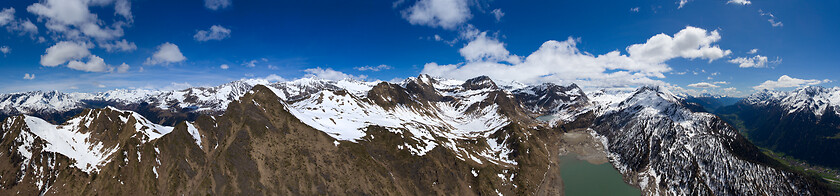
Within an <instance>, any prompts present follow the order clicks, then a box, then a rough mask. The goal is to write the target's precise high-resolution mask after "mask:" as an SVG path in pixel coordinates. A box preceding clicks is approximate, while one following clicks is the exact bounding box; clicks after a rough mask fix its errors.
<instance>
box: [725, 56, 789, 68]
mask: <svg viewBox="0 0 840 196" xmlns="http://www.w3.org/2000/svg"><path fill="white" fill-rule="evenodd" d="M781 61H782V60H781V59H779V58H776V60H773V61H770V60H768V58H767V57H766V56H761V55H755V56H754V57H738V58H734V59H730V60H729V63H732V64H738V67H740V68H750V67H752V68H765V67H767V66H768V65H770V64H778V63H780V62H781Z"/></svg>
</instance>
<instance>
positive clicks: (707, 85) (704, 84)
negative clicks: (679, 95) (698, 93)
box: [688, 82, 720, 88]
mask: <svg viewBox="0 0 840 196" xmlns="http://www.w3.org/2000/svg"><path fill="white" fill-rule="evenodd" d="M688 86H689V87H694V88H717V87H720V86H718V85H714V84H711V83H708V82H698V83H694V84H689V85H688Z"/></svg>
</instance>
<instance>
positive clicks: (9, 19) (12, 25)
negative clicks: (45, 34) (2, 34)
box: [0, 7, 38, 36]
mask: <svg viewBox="0 0 840 196" xmlns="http://www.w3.org/2000/svg"><path fill="white" fill-rule="evenodd" d="M6 25H8V26H7V27H6V29H7V30H8V31H9V32H15V31H17V32H20V33H21V35H23V34H30V35H33V36H34V35H36V34H38V26H35V24H34V23H32V21H30V20H29V19H19V20H15V8H11V7H10V8H4V9H3V10H2V11H0V26H6Z"/></svg>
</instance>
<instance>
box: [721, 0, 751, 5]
mask: <svg viewBox="0 0 840 196" xmlns="http://www.w3.org/2000/svg"><path fill="white" fill-rule="evenodd" d="M726 3H727V4H730V3H731V4H740V5H749V4H750V3H752V2H750V1H749V0H729V1H728V2H726Z"/></svg>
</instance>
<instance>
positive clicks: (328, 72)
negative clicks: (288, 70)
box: [303, 67, 367, 80]
mask: <svg viewBox="0 0 840 196" xmlns="http://www.w3.org/2000/svg"><path fill="white" fill-rule="evenodd" d="M303 72H306V75H304V77H316V78H321V79H327V80H343V79H354V80H364V79H365V78H367V76H365V75H359V76H354V75H350V74H345V73H343V72H340V71H336V70H333V69H332V68H327V69H321V68H320V67H317V68H311V69H306V70H303Z"/></svg>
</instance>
